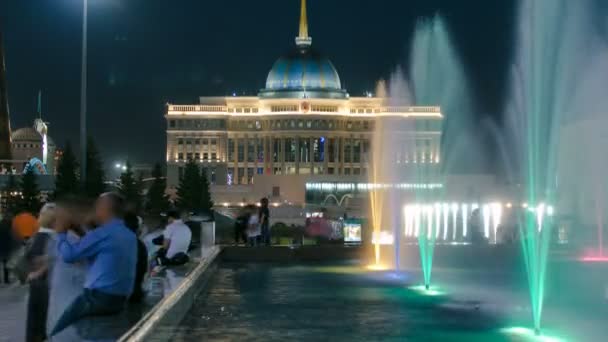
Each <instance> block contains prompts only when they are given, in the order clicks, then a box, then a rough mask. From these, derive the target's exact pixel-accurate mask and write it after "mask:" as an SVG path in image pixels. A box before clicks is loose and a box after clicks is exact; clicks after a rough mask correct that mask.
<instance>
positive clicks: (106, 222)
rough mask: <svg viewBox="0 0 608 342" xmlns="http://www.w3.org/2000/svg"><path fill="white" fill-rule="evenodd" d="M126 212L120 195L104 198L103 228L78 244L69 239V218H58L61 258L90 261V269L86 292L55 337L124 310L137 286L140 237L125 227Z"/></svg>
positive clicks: (100, 205) (99, 208)
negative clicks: (83, 320) (89, 319)
mask: <svg viewBox="0 0 608 342" xmlns="http://www.w3.org/2000/svg"><path fill="white" fill-rule="evenodd" d="M123 209H124V200H123V199H122V197H121V196H120V195H118V194H115V193H106V194H103V195H101V196H100V197H99V199H98V200H97V203H96V204H95V216H96V218H97V223H98V224H99V227H98V228H96V229H94V230H91V231H89V232H88V233H87V234H86V235H85V236H84V237H83V238H82V239H81V240H80V241H79V242H78V243H70V242H69V241H68V239H67V235H66V232H67V229H68V227H69V224H67V221H68V218H64V219H61V217H58V219H57V224H56V225H57V227H56V231H57V233H58V234H57V254H58V257H60V258H63V260H64V261H65V262H67V263H76V262H80V261H85V260H86V261H88V262H89V268H88V270H87V275H86V279H85V284H84V292H83V293H82V294H81V295H80V296H78V297H77V298H76V299H75V300H74V302H73V303H72V304H71V305H70V306H68V308H67V309H66V310H65V312H64V313H63V314H62V315H61V317H60V318H59V320H58V321H57V324H56V325H55V327H54V328H53V331H52V332H51V336H53V335H55V334H57V333H59V332H61V331H62V330H63V329H65V328H67V327H68V326H70V325H71V324H73V323H75V322H76V321H78V320H79V319H81V318H83V317H86V316H93V315H107V314H115V313H118V312H120V311H122V310H123V309H124V306H125V303H126V301H127V298H128V297H129V296H130V295H131V293H132V292H133V287H134V283H135V265H136V262H137V237H136V236H135V234H134V233H133V232H132V231H131V230H130V229H129V228H127V227H126V226H125V225H124V223H123V221H122V219H121V217H122V216H123ZM59 216H61V215H59Z"/></svg>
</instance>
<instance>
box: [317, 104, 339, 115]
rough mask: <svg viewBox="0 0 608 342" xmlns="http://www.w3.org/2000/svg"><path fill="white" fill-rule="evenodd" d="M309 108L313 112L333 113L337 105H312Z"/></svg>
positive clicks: (336, 109)
mask: <svg viewBox="0 0 608 342" xmlns="http://www.w3.org/2000/svg"><path fill="white" fill-rule="evenodd" d="M311 110H312V111H313V112H323V113H335V112H337V111H338V107H337V106H320V105H312V106H311Z"/></svg>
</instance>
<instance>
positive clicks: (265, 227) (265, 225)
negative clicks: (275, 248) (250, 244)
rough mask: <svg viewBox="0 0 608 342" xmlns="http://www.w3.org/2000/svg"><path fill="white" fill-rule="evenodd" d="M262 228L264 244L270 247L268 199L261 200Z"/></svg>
mask: <svg viewBox="0 0 608 342" xmlns="http://www.w3.org/2000/svg"><path fill="white" fill-rule="evenodd" d="M260 205H261V206H260V213H259V216H260V226H261V228H262V232H261V234H262V244H264V245H266V246H270V210H269V209H268V198H262V199H261V200H260Z"/></svg>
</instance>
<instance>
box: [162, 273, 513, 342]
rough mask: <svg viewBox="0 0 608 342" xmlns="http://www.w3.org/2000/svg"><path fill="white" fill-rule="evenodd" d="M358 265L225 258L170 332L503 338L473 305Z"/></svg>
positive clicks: (246, 336) (219, 336) (182, 336)
mask: <svg viewBox="0 0 608 342" xmlns="http://www.w3.org/2000/svg"><path fill="white" fill-rule="evenodd" d="M363 270H364V269H363V268H359V267H356V266H294V267H280V266H273V265H268V264H250V265H238V264H232V265H231V264H228V265H223V266H221V267H220V268H218V270H217V272H216V274H215V275H214V278H213V279H212V281H211V284H210V287H209V289H208V290H207V291H206V292H205V293H203V294H201V295H200V296H199V298H198V299H197V301H196V303H194V305H193V306H192V308H191V311H190V313H189V314H188V316H187V317H186V318H185V320H184V321H183V322H182V324H181V326H180V327H178V328H177V329H176V331H177V335H176V336H174V338H173V340H174V341H198V340H230V339H234V338H237V337H238V339H239V340H260V341H262V340H264V341H269V340H286V339H288V340H315V339H318V338H323V339H328V340H362V339H368V340H386V339H397V340H404V339H410V338H413V339H415V340H425V341H429V340H438V341H439V340H445V339H446V338H448V337H449V338H450V339H458V340H463V341H464V340H467V341H471V340H478V341H490V340H491V341H501V340H506V339H505V337H504V335H502V334H501V333H500V332H499V327H501V324H500V322H499V321H498V319H497V318H496V317H493V316H492V315H490V314H488V313H484V312H483V311H482V310H479V307H478V305H446V301H447V300H448V299H447V297H443V296H431V297H429V296H424V295H421V294H420V293H419V292H418V291H415V290H410V289H408V288H407V287H406V280H407V279H409V275H408V274H406V273H400V274H393V273H394V272H385V273H383V272H366V271H363Z"/></svg>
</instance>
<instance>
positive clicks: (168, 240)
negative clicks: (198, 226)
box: [154, 210, 192, 266]
mask: <svg viewBox="0 0 608 342" xmlns="http://www.w3.org/2000/svg"><path fill="white" fill-rule="evenodd" d="M167 220H168V223H169V224H168V225H167V228H165V232H164V233H163V235H161V236H159V237H158V238H156V239H154V243H155V244H157V245H162V248H161V249H159V250H158V252H156V263H157V264H158V265H159V266H178V265H183V264H185V263H187V262H188V261H189V260H190V257H188V254H187V253H188V248H189V247H190V243H191V242H192V232H191V231H190V228H189V227H188V226H187V225H186V224H185V223H184V222H183V221H182V220H181V216H180V214H179V213H178V212H177V211H174V210H172V211H169V212H168V213H167Z"/></svg>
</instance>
